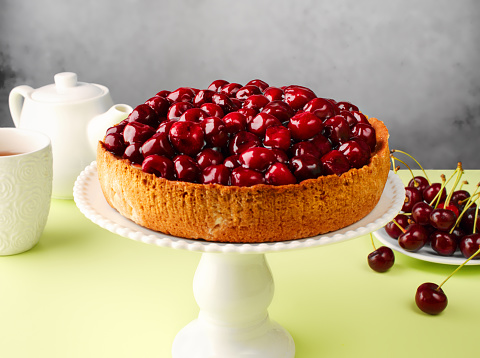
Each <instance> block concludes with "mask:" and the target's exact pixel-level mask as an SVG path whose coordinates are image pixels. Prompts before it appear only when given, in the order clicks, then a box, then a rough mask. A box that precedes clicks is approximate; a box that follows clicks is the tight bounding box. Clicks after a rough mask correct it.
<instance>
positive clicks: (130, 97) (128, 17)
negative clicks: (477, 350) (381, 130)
mask: <svg viewBox="0 0 480 358" xmlns="http://www.w3.org/2000/svg"><path fill="white" fill-rule="evenodd" d="M479 18H480V1H478V0H455V1H451V0H390V1H381V0H363V1H359V0H340V1H326V0H325V1H319V0H317V1H315V0H290V1H286V0H285V1H281V0H243V1H228V0H177V1H173V0H172V1H167V0H158V1H140V0H137V1H135V0H129V1H115V0H104V1H94V0H81V1H78V0H75V1H60V0H40V1H38V0H37V1H34V0H31V1H28V0H0V126H13V122H12V120H11V117H10V113H9V110H8V93H9V91H10V90H11V89H12V88H13V87H14V86H16V85H20V84H28V85H30V86H32V87H40V86H43V85H46V84H50V83H52V82H53V75H54V74H55V73H57V72H61V71H73V72H77V73H78V75H79V80H80V81H84V82H94V83H101V84H104V85H106V86H107V87H109V88H110V90H111V92H112V96H113V98H114V101H115V102H117V103H128V104H130V105H132V106H135V105H137V104H139V103H142V102H143V101H145V100H146V99H147V98H149V97H151V96H152V95H153V94H154V93H156V92H157V91H159V90H160V89H170V90H173V89H176V88H178V87H180V86H192V87H199V88H204V87H206V86H208V85H209V84H210V82H211V81H212V80H214V79H217V78H223V79H226V80H228V81H230V82H240V83H245V82H247V81H249V80H250V79H253V78H261V79H263V80H265V81H266V82H268V83H269V84H271V85H286V84H300V85H304V86H308V87H310V88H312V89H313V90H314V91H315V92H316V93H317V95H319V96H325V97H332V98H335V99H337V100H349V101H351V102H353V103H355V104H357V105H358V106H359V107H360V108H361V109H362V110H363V112H365V113H367V114H369V115H371V116H375V117H378V118H380V119H381V120H383V121H384V122H385V123H386V125H387V126H388V128H389V130H390V133H391V137H390V138H391V140H390V143H391V148H396V149H403V150H407V151H408V152H410V153H411V154H413V155H414V156H416V157H417V158H418V159H419V160H420V161H421V163H423V164H424V166H425V167H427V168H439V169H446V168H452V169H453V168H455V166H456V163H457V161H459V160H461V161H462V162H463V164H464V167H466V168H477V169H480V156H479V155H478V151H479V149H480V145H479V140H478V138H479V135H480V21H479Z"/></svg>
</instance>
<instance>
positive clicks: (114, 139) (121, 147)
mask: <svg viewBox="0 0 480 358" xmlns="http://www.w3.org/2000/svg"><path fill="white" fill-rule="evenodd" d="M104 145H105V149H107V150H108V151H110V152H112V153H113V154H115V155H118V156H123V153H124V152H125V148H126V147H127V146H126V145H125V141H124V140H123V135H122V134H120V133H109V134H107V135H106V136H105V140H104Z"/></svg>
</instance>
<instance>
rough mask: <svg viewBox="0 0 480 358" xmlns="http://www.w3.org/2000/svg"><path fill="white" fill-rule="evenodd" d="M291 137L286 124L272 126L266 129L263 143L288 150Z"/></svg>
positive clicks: (270, 146)
mask: <svg viewBox="0 0 480 358" xmlns="http://www.w3.org/2000/svg"><path fill="white" fill-rule="evenodd" d="M291 138H292V136H291V133H290V131H289V130H288V129H287V128H285V127H284V126H272V127H268V128H267V129H266V131H265V139H264V140H263V145H265V146H266V147H269V148H277V149H281V150H283V151H286V150H288V148H290V143H291Z"/></svg>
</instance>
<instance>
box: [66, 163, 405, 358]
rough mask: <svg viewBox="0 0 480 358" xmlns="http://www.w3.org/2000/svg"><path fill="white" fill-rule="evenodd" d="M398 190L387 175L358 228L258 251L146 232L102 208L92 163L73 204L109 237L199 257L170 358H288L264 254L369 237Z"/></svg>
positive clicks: (400, 195) (393, 207) (291, 347)
mask: <svg viewBox="0 0 480 358" xmlns="http://www.w3.org/2000/svg"><path fill="white" fill-rule="evenodd" d="M404 198H405V191H404V185H403V183H402V181H401V180H400V178H399V177H398V176H397V175H395V174H393V173H392V172H391V173H390V174H389V176H388V181H387V184H386V187H385V190H384V192H383V194H382V197H381V198H380V201H379V203H378V204H377V206H376V207H375V208H374V209H373V211H372V212H371V213H370V214H369V215H368V216H366V217H365V218H364V219H362V220H360V221H359V222H357V223H355V224H353V225H351V226H349V227H346V228H344V229H342V230H338V231H335V232H332V233H329V234H327V235H321V236H316V237H311V238H306V239H301V240H293V241H286V242H275V243H262V244H228V243H227V244H226V243H215V242H206V241H198V240H189V239H183V238H179V237H174V236H169V235H165V234H162V233H159V232H155V231H151V230H148V229H146V228H144V227H141V226H139V225H137V224H135V223H133V222H132V221H130V220H128V219H126V218H125V217H123V216H122V215H120V214H119V213H118V212H117V211H116V210H114V209H112V208H111V207H110V206H109V205H108V203H107V202H106V200H105V198H104V196H103V193H102V191H101V188H100V183H99V181H98V179H97V167H96V163H95V162H93V163H92V164H91V165H89V166H88V167H87V168H85V170H84V171H83V172H82V173H81V174H80V176H79V177H78V179H77V181H76V183H75V187H74V199H75V202H76V204H77V206H78V208H79V209H80V211H81V212H82V213H83V214H84V215H85V216H86V217H87V218H88V219H90V220H91V221H93V222H94V223H96V224H97V225H99V226H101V227H102V228H105V229H107V230H109V231H111V232H113V233H116V234H119V235H121V236H124V237H127V238H130V239H133V240H136V241H141V242H144V243H147V244H152V245H157V246H164V247H170V248H174V249H183V250H189V251H197V252H202V257H201V260H200V263H199V265H198V268H197V270H196V272H195V277H194V280H193V293H194V296H195V300H196V301H197V303H198V305H199V307H200V313H199V315H198V318H197V319H195V320H194V321H192V322H191V323H189V324H188V325H187V326H185V327H184V328H183V329H182V330H181V331H180V332H179V333H178V334H177V336H176V337H175V340H174V342H173V347H172V356H173V357H174V358H194V357H198V358H207V357H208V358H213V357H218V358H221V357H222V358H224V357H228V358H241V357H242V358H243V357H249V358H292V357H294V356H295V344H294V342H293V339H292V337H291V335H290V334H289V333H288V332H287V330H285V329H284V328H283V327H282V326H280V325H279V324H278V323H276V322H274V321H273V320H271V319H270V318H269V316H268V312H267V308H268V306H269V305H270V302H271V301H272V298H273V294H274V283H273V277H272V273H271V271H270V268H269V266H268V263H267V260H266V257H265V253H268V252H275V251H284V250H292V249H300V248H309V247H316V246H322V245H327V244H333V243H337V242H341V241H345V240H349V239H353V238H355V237H358V236H362V235H366V234H368V233H370V232H372V231H375V230H377V229H379V228H381V227H382V226H384V225H385V224H386V223H387V222H389V221H390V220H391V219H392V218H393V217H395V215H396V214H397V213H398V212H399V211H400V209H401V207H402V205H403V201H404Z"/></svg>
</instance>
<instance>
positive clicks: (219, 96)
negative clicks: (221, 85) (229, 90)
mask: <svg viewBox="0 0 480 358" xmlns="http://www.w3.org/2000/svg"><path fill="white" fill-rule="evenodd" d="M212 103H214V104H216V105H217V106H220V108H221V109H222V111H223V113H230V112H233V111H236V110H237V109H238V107H237V106H236V105H235V103H234V102H233V101H232V99H230V97H228V96H227V95H226V94H225V93H215V94H214V95H213V96H212Z"/></svg>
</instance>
